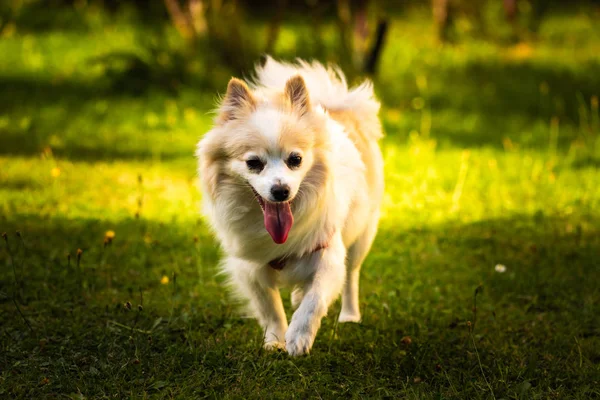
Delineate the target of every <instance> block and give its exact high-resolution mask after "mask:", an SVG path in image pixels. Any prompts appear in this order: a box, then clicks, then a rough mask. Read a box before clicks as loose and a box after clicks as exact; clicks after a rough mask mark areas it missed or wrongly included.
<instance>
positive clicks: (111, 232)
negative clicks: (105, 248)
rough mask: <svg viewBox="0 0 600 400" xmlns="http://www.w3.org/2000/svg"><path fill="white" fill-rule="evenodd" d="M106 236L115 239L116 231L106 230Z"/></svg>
mask: <svg viewBox="0 0 600 400" xmlns="http://www.w3.org/2000/svg"><path fill="white" fill-rule="evenodd" d="M104 236H105V237H106V238H107V239H114V238H115V231H106V233H105V234H104Z"/></svg>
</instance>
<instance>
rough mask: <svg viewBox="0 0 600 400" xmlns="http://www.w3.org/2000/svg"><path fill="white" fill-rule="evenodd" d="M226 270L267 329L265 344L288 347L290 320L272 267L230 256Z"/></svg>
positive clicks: (271, 347) (259, 321)
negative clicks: (286, 345) (287, 335)
mask: <svg viewBox="0 0 600 400" xmlns="http://www.w3.org/2000/svg"><path fill="white" fill-rule="evenodd" d="M224 268H225V270H226V271H227V272H228V273H229V274H230V276H231V277H232V280H233V283H234V284H235V286H236V287H237V289H238V292H239V294H240V295H241V296H242V297H244V298H245V299H247V300H248V302H249V306H250V311H251V312H252V313H253V315H254V317H255V318H256V319H257V320H258V323H259V324H260V325H261V326H262V327H263V329H264V347H265V348H266V349H268V350H272V349H276V348H284V346H285V331H286V330H287V327H288V325H287V319H286V316H285V310H284V309H283V302H282V301H281V295H280V293H279V288H278V287H277V282H276V279H275V271H274V270H273V269H272V268H269V267H265V266H261V265H258V264H256V263H252V262H249V261H245V260H240V259H237V258H229V259H227V261H226V263H225V265H224Z"/></svg>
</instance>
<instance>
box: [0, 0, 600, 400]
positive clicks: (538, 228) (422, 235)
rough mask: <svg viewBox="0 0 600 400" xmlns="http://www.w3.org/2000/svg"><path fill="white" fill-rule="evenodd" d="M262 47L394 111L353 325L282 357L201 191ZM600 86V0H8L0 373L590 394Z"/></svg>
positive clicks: (218, 388)
mask: <svg viewBox="0 0 600 400" xmlns="http://www.w3.org/2000/svg"><path fill="white" fill-rule="evenodd" d="M265 54H271V55H273V56H274V57H275V58H278V59H282V60H287V61H293V60H294V59H295V58H296V57H300V58H305V59H316V60H320V61H322V62H327V63H329V62H331V63H336V64H339V65H340V66H341V67H342V69H343V70H344V72H345V73H346V75H347V76H348V79H349V81H350V82H351V83H352V84H355V83H358V82H360V81H361V80H362V79H364V78H370V79H372V80H373V81H374V86H375V91H376V94H377V96H378V97H379V98H380V99H381V101H382V109H381V113H380V116H381V120H382V122H383V125H384V129H385V133H386V136H385V138H384V139H383V140H382V143H381V145H382V149H383V153H384V158H385V168H386V172H385V173H386V184H387V189H386V196H385V201H384V204H383V218H382V221H381V227H380V231H379V234H378V236H377V240H376V243H375V245H374V247H373V250H372V251H371V253H370V255H369V257H368V258H367V260H366V262H365V267H364V268H363V273H362V277H361V307H362V309H363V316H364V318H363V323H362V325H360V326H348V325H344V326H337V324H336V323H335V318H333V317H331V316H334V315H336V313H337V311H335V310H336V307H338V308H339V304H336V305H334V306H333V309H332V312H331V315H330V317H328V318H326V319H325V320H324V323H323V327H322V328H321V331H320V334H319V336H318V338H317V342H316V345H315V348H314V354H312V355H311V357H310V358H307V359H303V360H301V361H298V360H296V361H294V363H291V362H288V361H287V359H286V358H285V356H284V355H281V354H277V355H273V356H267V355H264V354H263V353H260V342H261V337H260V329H259V327H258V326H257V325H256V324H254V323H251V322H249V321H248V320H244V319H242V318H240V317H239V314H238V312H237V309H236V307H235V305H234V304H233V303H232V302H231V301H230V299H229V297H228V295H227V291H226V290H224V288H223V283H222V277H219V276H217V275H216V271H217V264H218V260H219V256H220V255H219V250H218V249H217V246H216V243H215V241H214V239H213V238H212V235H211V233H210V231H209V229H208V227H207V226H206V224H205V222H204V220H203V219H202V218H201V217H200V215H199V204H198V203H199V200H200V193H199V190H198V185H197V175H196V160H195V159H194V149H195V146H196V143H197V142H198V140H199V139H200V138H201V137H202V135H203V134H204V133H205V132H206V131H208V130H209V129H210V127H211V124H212V119H213V117H214V114H213V112H212V110H213V109H214V107H215V105H216V101H217V99H218V96H219V94H222V93H223V92H224V91H225V88H226V84H227V81H228V80H229V79H230V77H232V76H238V77H250V76H251V73H252V67H253V65H255V64H256V63H259V62H260V61H261V59H262V58H263V57H264V55H265ZM599 96H600V2H599V1H592V0H570V1H559V0H432V1H431V0H410V1H409V0H356V1H352V0H273V1H260V0H153V1H144V0H132V1H124V0H122V1H119V0H45V1H41V0H0V232H7V235H6V236H3V238H2V240H0V265H2V266H3V267H2V268H0V321H2V323H0V397H2V395H5V396H6V395H8V396H9V397H12V398H18V397H23V398H41V397H44V396H46V397H56V396H57V395H58V394H65V393H66V394H68V395H69V396H70V398H84V397H91V398H99V397H103V396H104V397H108V396H117V397H123V398H124V397H136V395H138V397H147V395H152V394H159V396H158V397H161V396H162V397H181V396H183V397H185V396H190V397H200V396H202V395H204V396H213V397H214V396H217V397H221V396H222V395H223V394H228V395H229V396H231V397H238V398H239V397H242V398H252V397H259V398H264V397H270V396H272V397H277V396H280V397H289V395H290V393H294V394H297V395H298V397H301V398H306V397H311V396H315V391H316V394H323V395H324V397H326V398H327V397H330V398H331V397H339V396H345V395H348V394H356V395H362V396H364V397H380V396H384V395H388V396H390V397H398V398H406V397H410V398H436V399H439V398H456V399H464V398H482V399H483V398H492V397H495V398H528V397H532V398H594V396H595V398H597V397H598V396H600V392H598V388H599V387H600V384H599V383H598V382H600V370H599V369H598V365H599V364H598V362H599V360H600V330H599V329H600V328H599V327H600V319H599V318H600V312H598V304H600V292H599V291H598V284H597V283H598V282H599V281H600V268H599V262H598V255H599V254H600V228H599V227H600V184H599V183H600V173H599V170H598V168H599V167H600V113H599ZM17 232H18V234H17ZM78 249H79V250H81V252H79V251H78ZM484 289H485V290H484ZM284 295H285V296H286V297H285V301H286V303H285V304H289V302H288V300H289V299H288V297H289V294H286V293H284ZM127 302H130V303H129V306H127ZM131 303H133V306H132V304H131ZM138 304H139V305H140V306H142V305H143V307H141V308H136V307H137V305H138ZM290 315H291V314H289V313H288V316H290ZM475 322H476V323H477V324H476V327H475ZM338 333H339V335H338ZM336 371H341V373H338V372H336ZM281 377H284V378H285V379H282V378H281Z"/></svg>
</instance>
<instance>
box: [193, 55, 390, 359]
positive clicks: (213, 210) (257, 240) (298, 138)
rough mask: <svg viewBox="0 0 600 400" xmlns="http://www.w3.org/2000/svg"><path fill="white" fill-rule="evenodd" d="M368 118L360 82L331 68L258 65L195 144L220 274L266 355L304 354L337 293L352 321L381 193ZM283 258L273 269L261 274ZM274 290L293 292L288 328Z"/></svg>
mask: <svg viewBox="0 0 600 400" xmlns="http://www.w3.org/2000/svg"><path fill="white" fill-rule="evenodd" d="M378 111H379V103H378V101H377V100H376V99H375V96H374V94H373V88H372V85H371V83H370V82H368V81H367V82H365V83H363V84H362V85H360V86H358V87H355V88H352V89H350V88H348V86H347V83H346V80H345V78H344V75H343V73H342V72H341V71H340V70H339V69H336V68H326V67H324V66H323V65H321V64H319V63H316V62H315V63H307V62H304V61H298V62H297V63H296V64H287V63H281V62H277V61H275V60H273V59H272V58H268V59H267V61H266V63H265V64H264V65H263V66H261V67H257V69H256V76H255V79H254V81H253V82H251V83H249V84H246V83H244V82H243V81H241V80H238V79H235V78H233V79H232V80H231V81H230V82H229V85H228V88H227V94H226V95H225V97H224V98H223V100H222V102H221V105H220V107H219V109H218V111H217V114H218V115H217V118H216V121H215V125H214V127H213V128H212V129H211V130H210V131H209V132H208V133H206V135H205V136H204V137H203V138H202V140H201V141H200V143H199V144H198V149H197V156H198V159H199V166H198V172H199V175H200V180H201V186H202V191H203V196H202V197H203V207H204V213H205V215H206V217H207V219H208V220H209V222H210V224H211V226H212V228H213V230H214V232H215V234H216V236H217V237H218V239H219V241H220V243H221V245H222V247H223V250H224V252H225V254H226V257H225V259H224V260H223V263H222V268H223V271H224V272H225V273H226V274H228V275H229V276H230V278H231V282H232V284H233V286H234V287H235V288H236V289H237V292H238V293H239V295H240V296H241V297H242V298H243V299H244V300H246V301H247V303H248V305H249V309H250V311H251V313H252V314H253V316H254V317H256V318H257V320H258V322H259V323H260V324H261V326H262V327H263V328H264V330H265V332H264V341H265V343H264V345H265V347H266V348H283V349H286V350H287V352H288V353H289V354H291V355H301V354H305V353H308V352H309V351H310V349H311V347H312V345H313V342H314V340H315V336H316V333H317V330H318V329H319V326H320V324H321V319H322V318H323V317H324V316H325V315H326V313H327V309H328V307H329V305H330V304H331V303H332V302H333V301H334V300H335V299H336V298H337V297H338V296H339V295H340V293H341V294H342V311H341V314H340V315H339V321H340V322H349V321H351V322H358V321H360V318H361V316H360V310H359V305H358V281H359V271H360V266H361V263H362V262H363V260H364V258H365V257H366V255H367V253H368V251H369V249H370V247H371V244H372V242H373V239H374V237H375V234H376V232H377V225H378V221H379V208H380V203H381V200H382V196H383V161H382V156H381V151H380V148H379V144H378V140H379V139H380V138H381V136H382V131H381V125H380V123H379V119H378V116H377V114H378ZM282 188H283V189H282ZM278 190H279V191H278ZM282 260H285V262H284V264H285V265H284V266H283V268H282V269H275V268H273V267H272V266H271V265H273V263H274V262H275V261H282ZM275 264H277V262H275ZM282 286H290V287H293V288H294V291H293V293H292V305H293V307H295V308H296V311H295V312H294V314H293V317H292V319H291V321H290V323H289V326H288V322H287V320H286V315H285V312H284V307H283V303H282V300H281V296H280V294H279V288H280V287H282Z"/></svg>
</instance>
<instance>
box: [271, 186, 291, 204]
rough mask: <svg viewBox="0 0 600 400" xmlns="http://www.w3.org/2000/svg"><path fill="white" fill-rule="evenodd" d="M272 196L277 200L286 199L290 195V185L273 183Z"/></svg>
mask: <svg viewBox="0 0 600 400" xmlns="http://www.w3.org/2000/svg"><path fill="white" fill-rule="evenodd" d="M271 196H273V199H274V200H275V201H286V200H287V199H288V197H290V187H289V186H288V185H273V186H272V187H271Z"/></svg>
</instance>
